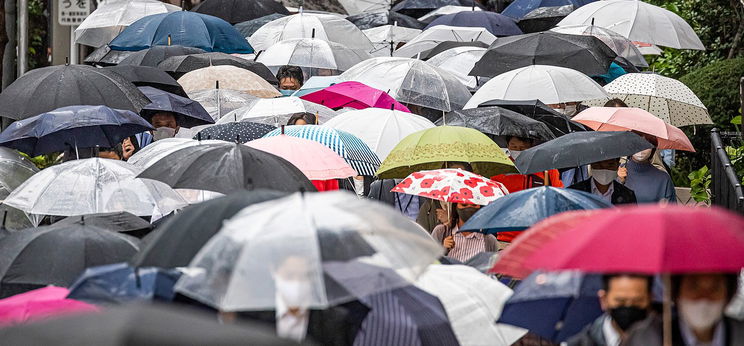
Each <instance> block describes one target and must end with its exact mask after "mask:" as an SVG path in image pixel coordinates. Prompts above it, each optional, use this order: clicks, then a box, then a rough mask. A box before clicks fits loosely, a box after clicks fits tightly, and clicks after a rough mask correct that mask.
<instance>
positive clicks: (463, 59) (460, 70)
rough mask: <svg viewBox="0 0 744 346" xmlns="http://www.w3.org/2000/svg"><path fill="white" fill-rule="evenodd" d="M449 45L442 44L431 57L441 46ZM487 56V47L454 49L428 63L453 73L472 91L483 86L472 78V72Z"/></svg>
mask: <svg viewBox="0 0 744 346" xmlns="http://www.w3.org/2000/svg"><path fill="white" fill-rule="evenodd" d="M445 44H447V42H445V43H441V44H440V45H439V46H437V47H435V48H434V49H432V50H431V52H430V53H429V55H431V54H432V53H434V51H435V50H437V49H438V48H439V47H440V46H442V45H445ZM484 54H486V48H485V47H472V46H470V45H469V44H468V45H466V46H460V47H454V48H451V49H447V50H445V51H443V52H441V53H439V54H436V55H434V56H432V57H431V58H430V59H429V60H427V62H428V63H429V64H432V65H434V66H436V67H439V68H441V69H443V70H445V71H448V72H450V73H452V74H453V75H454V76H455V77H457V79H459V80H460V82H462V84H465V85H466V86H467V87H468V88H470V89H476V88H478V87H479V86H480V84H482V83H481V82H480V81H479V79H478V77H474V76H470V75H469V74H470V71H471V70H472V69H473V66H475V63H476V62H478V61H479V60H480V59H481V58H483V55H484Z"/></svg>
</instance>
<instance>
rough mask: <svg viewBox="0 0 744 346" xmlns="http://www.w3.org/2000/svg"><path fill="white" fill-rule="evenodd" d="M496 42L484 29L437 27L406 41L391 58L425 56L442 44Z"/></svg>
mask: <svg viewBox="0 0 744 346" xmlns="http://www.w3.org/2000/svg"><path fill="white" fill-rule="evenodd" d="M495 40H496V36H494V35H492V34H491V33H490V32H488V31H487V30H486V29H485V28H480V27H459V26H449V25H437V26H434V27H431V28H429V29H426V30H424V31H423V32H422V33H421V34H419V35H418V36H416V37H414V38H413V39H412V40H410V41H408V43H406V44H405V45H404V46H403V47H400V48H398V49H397V50H396V51H395V52H393V56H397V57H403V58H411V57H416V56H417V55H420V56H426V55H427V54H429V53H428V51H430V50H431V49H433V48H435V47H436V46H437V45H439V44H440V43H442V42H451V41H453V42H475V41H478V42H482V43H484V44H491V43H493V42H494V41H495Z"/></svg>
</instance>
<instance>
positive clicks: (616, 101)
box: [603, 98, 628, 107]
mask: <svg viewBox="0 0 744 346" xmlns="http://www.w3.org/2000/svg"><path fill="white" fill-rule="evenodd" d="M603 107H628V105H627V104H625V102H623V100H621V99H619V98H614V99H611V100H609V101H607V102H606V103H605V104H604V106H603Z"/></svg>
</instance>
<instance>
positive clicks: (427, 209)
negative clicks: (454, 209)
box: [416, 161, 473, 233]
mask: <svg viewBox="0 0 744 346" xmlns="http://www.w3.org/2000/svg"><path fill="white" fill-rule="evenodd" d="M442 168H455V169H462V170H465V171H468V172H472V171H473V166H471V165H470V164H469V163H467V162H456V161H451V162H444V163H443V164H442ZM419 205H420V207H419V211H418V216H416V223H418V224H419V225H420V226H421V227H423V228H424V229H425V230H426V231H427V232H429V233H431V232H432V231H434V227H436V226H437V225H440V224H446V223H447V222H449V217H448V215H447V211H445V210H444V207H442V205H441V203H440V201H435V200H433V199H428V198H425V199H424V200H423V201H422V203H420V204H419Z"/></svg>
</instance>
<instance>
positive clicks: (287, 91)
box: [279, 89, 297, 96]
mask: <svg viewBox="0 0 744 346" xmlns="http://www.w3.org/2000/svg"><path fill="white" fill-rule="evenodd" d="M279 92H280V93H281V94H282V96H292V94H294V93H296V92H297V90H291V89H279Z"/></svg>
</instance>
